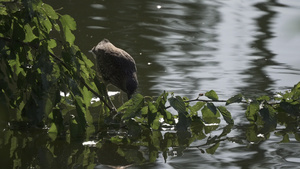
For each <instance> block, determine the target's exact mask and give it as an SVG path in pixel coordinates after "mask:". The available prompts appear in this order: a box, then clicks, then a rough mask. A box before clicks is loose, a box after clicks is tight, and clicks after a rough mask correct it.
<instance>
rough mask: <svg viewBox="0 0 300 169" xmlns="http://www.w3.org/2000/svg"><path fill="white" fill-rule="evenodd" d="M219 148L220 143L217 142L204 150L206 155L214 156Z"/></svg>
mask: <svg viewBox="0 0 300 169" xmlns="http://www.w3.org/2000/svg"><path fill="white" fill-rule="evenodd" d="M219 146H220V142H218V143H217V144H215V145H213V146H211V147H209V148H207V149H206V153H208V154H214V153H215V152H216V150H217V148H218V147H219Z"/></svg>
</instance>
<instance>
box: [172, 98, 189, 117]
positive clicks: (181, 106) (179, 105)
mask: <svg viewBox="0 0 300 169" xmlns="http://www.w3.org/2000/svg"><path fill="white" fill-rule="evenodd" d="M168 100H169V102H170V105H171V106H172V107H173V108H174V109H175V110H176V111H177V112H178V113H182V112H186V107H185V103H184V101H183V100H182V98H181V97H180V96H176V98H175V97H171V98H169V99H168Z"/></svg>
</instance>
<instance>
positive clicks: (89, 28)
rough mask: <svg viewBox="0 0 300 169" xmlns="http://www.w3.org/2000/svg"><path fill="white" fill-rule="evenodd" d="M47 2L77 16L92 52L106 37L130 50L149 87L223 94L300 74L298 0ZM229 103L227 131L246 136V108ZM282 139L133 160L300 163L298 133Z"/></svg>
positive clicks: (284, 84) (254, 92)
mask: <svg viewBox="0 0 300 169" xmlns="http://www.w3.org/2000/svg"><path fill="white" fill-rule="evenodd" d="M45 2H46V3H49V4H50V5H52V6H53V7H54V8H55V9H59V8H61V7H63V9H62V10H61V11H59V12H60V13H62V14H69V15H71V16H72V17H74V19H75V20H76V22H77V31H76V32H75V36H76V41H75V43H76V44H77V45H78V46H79V47H80V48H81V50H82V51H83V52H84V53H85V54H86V55H88V56H90V58H91V59H93V58H92V56H91V54H90V53H89V52H88V51H89V50H90V49H91V48H92V47H93V46H95V45H96V44H97V43H98V42H99V41H100V40H102V39H103V38H107V39H109V40H110V41H111V42H112V43H114V44H115V45H116V46H118V47H120V48H123V49H125V50H126V51H127V52H128V53H130V54H131V55H132V56H133V57H134V59H135V61H136V63H137V69H138V78H139V83H140V86H139V89H138V92H139V93H141V94H142V95H150V96H158V95H159V94H161V93H162V91H164V90H166V91H170V92H174V93H175V94H176V95H181V96H187V97H189V98H196V97H197V96H198V94H199V93H204V92H206V91H209V90H211V89H213V90H215V91H216V92H217V93H218V95H219V97H220V98H221V99H228V98H230V97H231V96H233V95H235V94H237V93H242V94H244V95H245V96H247V97H254V96H258V95H264V94H268V95H272V94H274V93H275V92H279V91H284V90H288V89H289V88H290V87H292V86H293V85H294V84H296V83H297V82H298V81H300V66H299V65H300V55H299V53H300V52H299V50H300V1H298V0H251V1H244V0H230V1H224V0H220V1H217V0H213V1H212V0H187V1H181V0H164V1H159V0H152V1H146V0H143V1H141V0H126V1H117V0H101V1H100V0H99V1H96V0H93V1H82V0H61V1H56V0H55V1H54V0H48V1H45ZM228 109H229V110H231V112H232V115H233V118H234V120H235V126H234V127H233V129H232V130H231V132H230V133H229V134H228V137H246V136H245V134H243V133H245V129H244V128H243V127H239V126H242V124H243V125H244V124H246V123H247V122H246V120H245V119H244V118H245V117H244V112H245V110H244V108H243V107H241V106H239V105H233V106H229V107H228ZM224 125H225V124H224ZM223 127H224V126H223ZM215 132H216V133H218V132H220V133H221V132H222V126H220V130H217V131H215ZM216 133H212V134H211V135H212V136H213V135H214V134H216ZM281 140H282V137H281V136H276V135H274V134H273V135H271V136H270V138H269V139H267V140H265V141H262V142H259V143H251V142H250V143H242V144H241V143H236V142H231V141H225V142H222V143H220V146H219V148H218V149H217V151H216V152H215V153H214V154H213V155H210V154H206V153H205V154H203V153H201V151H199V149H198V148H193V147H191V148H188V149H187V150H185V151H184V154H183V155H176V154H175V155H174V154H173V155H169V157H168V159H167V161H166V162H165V161H164V159H163V157H162V155H161V157H159V158H158V159H157V162H156V163H154V164H149V165H148V164H147V165H145V166H141V167H140V166H139V167H136V166H129V168H300V167H299V166H300V143H299V142H297V141H296V140H295V138H293V136H292V135H291V136H290V142H288V143H280V141H281ZM199 144H202V143H201V141H199V142H197V141H196V142H195V143H192V145H199ZM80 145H81V144H79V146H80ZM105 167H106V168H109V167H108V166H102V165H100V162H99V165H98V166H96V168H105Z"/></svg>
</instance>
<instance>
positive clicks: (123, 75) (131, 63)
mask: <svg viewBox="0 0 300 169" xmlns="http://www.w3.org/2000/svg"><path fill="white" fill-rule="evenodd" d="M92 54H93V55H94V57H95V58H96V72H97V73H99V74H100V76H101V77H102V79H103V80H104V82H105V84H106V85H108V84H112V85H114V86H116V87H117V88H119V89H121V90H122V91H124V92H125V93H126V94H127V98H128V100H129V99H131V97H132V95H133V94H134V93H135V91H136V90H137V88H138V84H139V83H138V78H137V68H136V64H135V60H134V59H133V58H132V57H131V56H130V54H128V53H127V52H126V51H124V50H123V49H120V48H118V47H116V46H114V45H113V44H112V43H111V42H110V41H109V40H108V39H103V40H102V41H100V42H99V43H98V44H97V45H96V46H94V47H93V48H92Z"/></svg>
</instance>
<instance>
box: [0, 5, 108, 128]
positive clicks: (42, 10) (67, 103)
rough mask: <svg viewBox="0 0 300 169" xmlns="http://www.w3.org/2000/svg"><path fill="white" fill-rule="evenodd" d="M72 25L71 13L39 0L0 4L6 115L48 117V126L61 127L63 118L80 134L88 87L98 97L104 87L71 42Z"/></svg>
mask: <svg viewBox="0 0 300 169" xmlns="http://www.w3.org/2000/svg"><path fill="white" fill-rule="evenodd" d="M75 29H76V22H75V21H74V19H73V18H72V17H71V16H69V15H61V14H59V13H57V12H56V11H55V10H54V9H53V8H52V7H51V6H50V5H48V4H46V3H43V2H42V1H41V0H33V1H25V0H24V1H21V0H16V1H12V2H3V3H1V5H0V79H1V81H0V84H1V85H0V95H1V98H0V99H1V102H3V103H5V104H4V106H5V107H6V108H5V110H7V111H6V112H5V113H6V114H7V116H9V118H10V119H13V120H16V121H22V120H25V119H28V120H27V121H29V122H30V123H31V124H32V125H38V126H39V125H41V126H42V125H43V124H44V122H45V118H44V117H48V118H47V119H48V120H50V121H49V122H50V123H51V121H52V124H51V128H50V131H57V130H65V129H63V126H65V124H63V123H65V122H66V121H64V120H62V119H68V120H67V123H68V124H69V126H70V127H69V128H68V129H76V130H79V131H82V132H81V133H83V132H84V131H85V129H86V124H88V123H92V118H91V115H90V112H89V107H91V98H92V97H93V94H92V92H91V90H92V91H94V93H96V94H97V93H100V94H102V95H101V96H105V94H103V91H105V92H106V90H105V86H104V85H102V83H100V82H99V83H98V84H97V85H96V84H95V82H94V79H95V78H96V75H95V71H94V70H93V69H92V66H93V63H92V62H91V61H90V60H89V59H88V58H87V57H86V56H85V55H84V54H83V53H82V52H81V51H80V49H79V48H78V46H76V45H75V44H74V41H75V36H74V34H73V33H72V31H73V30H75ZM55 53H56V54H55ZM98 89H99V91H100V92H95V91H98ZM101 92H102V93H101ZM65 96H67V97H65ZM74 109H75V110H76V111H72V110H74ZM103 112H108V109H107V107H105V106H103ZM54 122H55V123H54Z"/></svg>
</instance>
